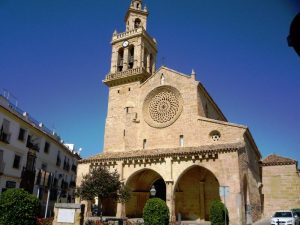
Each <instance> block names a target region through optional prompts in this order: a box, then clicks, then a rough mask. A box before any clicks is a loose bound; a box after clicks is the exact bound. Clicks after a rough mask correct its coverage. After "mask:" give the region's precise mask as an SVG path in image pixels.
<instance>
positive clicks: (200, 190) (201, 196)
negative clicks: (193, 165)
mask: <svg viewBox="0 0 300 225" xmlns="http://www.w3.org/2000/svg"><path fill="white" fill-rule="evenodd" d="M199 192H200V193H199V197H200V199H199V200H200V219H205V202H204V199H205V198H204V182H202V181H201V182H200V187H199Z"/></svg>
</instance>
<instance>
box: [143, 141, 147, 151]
mask: <svg viewBox="0 0 300 225" xmlns="http://www.w3.org/2000/svg"><path fill="white" fill-rule="evenodd" d="M146 145H147V139H144V140H143V149H145V148H146Z"/></svg>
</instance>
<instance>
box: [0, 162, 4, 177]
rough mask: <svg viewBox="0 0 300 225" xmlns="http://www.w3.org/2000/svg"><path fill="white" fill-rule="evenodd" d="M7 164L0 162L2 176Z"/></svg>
mask: <svg viewBox="0 0 300 225" xmlns="http://www.w3.org/2000/svg"><path fill="white" fill-rule="evenodd" d="M4 168H5V162H3V161H2V162H0V176H1V175H3V174H4Z"/></svg>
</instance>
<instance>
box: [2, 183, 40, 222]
mask: <svg viewBox="0 0 300 225" xmlns="http://www.w3.org/2000/svg"><path fill="white" fill-rule="evenodd" d="M39 209H40V203H39V200H38V199H37V198H36V197H35V196H34V195H31V194H29V193H28V192H27V191H24V190H23V189H15V188H12V189H8V190H6V191H5V192H3V193H2V194H1V195H0V225H24V224H26V225H31V224H32V225H35V224H36V217H37V216H38V213H39Z"/></svg>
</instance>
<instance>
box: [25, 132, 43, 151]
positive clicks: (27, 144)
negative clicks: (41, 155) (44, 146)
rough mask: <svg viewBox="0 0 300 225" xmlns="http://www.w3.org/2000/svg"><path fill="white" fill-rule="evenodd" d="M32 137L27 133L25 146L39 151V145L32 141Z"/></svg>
mask: <svg viewBox="0 0 300 225" xmlns="http://www.w3.org/2000/svg"><path fill="white" fill-rule="evenodd" d="M32 139H33V138H32V137H31V136H30V135H28V138H27V143H26V147H27V148H30V149H32V150H34V151H37V152H38V151H40V146H39V144H38V143H36V142H34V141H33V140H32Z"/></svg>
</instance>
